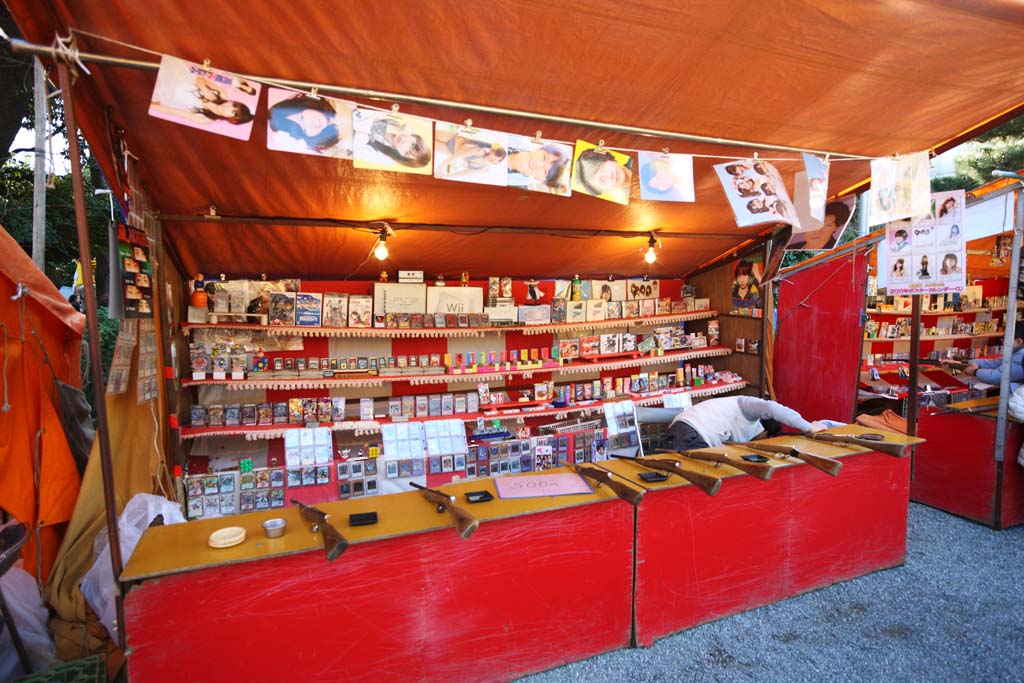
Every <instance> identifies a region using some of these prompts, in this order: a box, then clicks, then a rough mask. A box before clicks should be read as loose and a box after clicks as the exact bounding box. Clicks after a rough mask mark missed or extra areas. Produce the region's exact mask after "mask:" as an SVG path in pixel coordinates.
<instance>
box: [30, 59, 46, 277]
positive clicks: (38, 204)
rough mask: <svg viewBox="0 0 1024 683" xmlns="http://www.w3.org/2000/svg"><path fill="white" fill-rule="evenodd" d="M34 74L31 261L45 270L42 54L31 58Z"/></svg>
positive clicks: (44, 84)
mask: <svg viewBox="0 0 1024 683" xmlns="http://www.w3.org/2000/svg"><path fill="white" fill-rule="evenodd" d="M32 72H33V73H34V74H35V89H34V90H35V92H34V95H35V97H34V105H33V106H34V108H35V127H36V149H35V173H34V175H33V181H32V260H33V261H35V264H36V266H38V268H39V270H42V271H45V270H46V153H45V152H44V146H45V145H46V72H45V71H43V63H42V62H41V61H39V57H35V58H34V59H33V60H32Z"/></svg>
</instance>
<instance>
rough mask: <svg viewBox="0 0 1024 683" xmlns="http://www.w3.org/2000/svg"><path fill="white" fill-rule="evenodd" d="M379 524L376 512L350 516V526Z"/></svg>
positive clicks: (358, 513)
mask: <svg viewBox="0 0 1024 683" xmlns="http://www.w3.org/2000/svg"><path fill="white" fill-rule="evenodd" d="M376 523H377V513H376V512H354V513H352V514H351V515H349V516H348V525H349V526H369V525H370V524H376Z"/></svg>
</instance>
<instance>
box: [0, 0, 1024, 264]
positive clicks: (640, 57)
mask: <svg viewBox="0 0 1024 683" xmlns="http://www.w3.org/2000/svg"><path fill="white" fill-rule="evenodd" d="M6 2H7V3H8V6H9V7H10V9H11V11H12V14H13V15H14V17H15V19H16V20H17V22H18V23H19V25H20V27H21V28H22V29H23V31H24V32H25V35H26V37H27V38H28V39H29V40H32V41H36V42H39V43H45V44H49V43H51V42H52V41H53V38H54V35H55V34H56V33H58V32H60V33H62V34H63V33H66V32H67V31H68V29H69V28H74V29H76V30H78V31H79V33H77V34H76V36H77V39H78V44H79V47H80V48H81V49H82V50H83V51H92V52H98V53H104V54H113V55H120V56H124V57H130V58H133V59H141V60H148V61H157V56H155V55H153V54H148V53H143V52H139V51H138V50H135V49H131V48H129V47H125V46H124V45H121V44H119V43H118V42H113V41H119V42H120V43H125V44H131V45H137V46H141V47H143V48H145V49H147V50H152V51H155V52H157V53H167V54H172V55H175V56H178V57H182V58H185V59H189V60H193V61H197V62H202V61H203V60H204V59H207V58H209V59H210V60H211V63H212V65H213V66H214V67H216V68H222V69H225V70H232V71H236V72H241V73H248V74H256V75H263V76H268V77H277V78H287V79H297V80H302V81H309V82H318V83H324V84H340V85H346V86H352V87H358V88H368V89H375V90H378V91H387V92H395V93H404V94H410V95H416V96H423V97H434V98H445V99H448V100H454V101H458V102H471V103H476V104H482V105H488V106H493V107H505V108H509V109H514V110H519V111H532V112H541V113H544V114H551V115H556V116H563V117H577V118H582V119H587V120H591V121H602V122H612V123H621V124H628V125H632V126H640V127H649V128H655V129H661V130H670V131H681V132H687V133H694V134H700V135H706V136H721V137H729V138H734V139H743V140H752V141H757V142H764V143H775V144H783V145H790V146H800V147H809V148H815V149H822V150H830V151H836V152H845V153H851V154H858V155H865V156H884V155H889V154H893V153H905V152H915V151H920V150H926V149H928V150H930V149H939V150H941V149H944V148H946V147H948V146H950V145H951V144H953V143H954V142H956V141H957V140H958V139H961V138H962V137H963V136H965V135H969V134H972V132H973V133H975V134H976V133H977V132H978V131H980V130H982V129H985V128H987V127H990V126H992V125H994V124H995V123H997V122H999V121H1001V120H1003V119H1005V118H1006V117H1009V116H1011V115H1013V114H1016V113H1019V112H1020V111H1022V101H1021V94H1020V93H1022V92H1024V54H1020V53H1019V51H1018V52H1015V51H1012V50H1008V51H1005V52H1003V53H1000V54H999V58H998V59H994V58H993V57H992V55H991V53H990V52H989V51H988V50H985V49H982V46H985V45H1017V44H1020V43H1021V42H1022V41H1024V6H1022V5H1020V4H1019V3H1016V2H1011V1H1009V0H979V1H978V2H973V3H969V4H966V3H961V2H951V1H939V2H935V1H931V0H929V1H925V0H905V1H903V2H899V3H895V2H891V3H850V2H846V1H844V0H769V1H766V2H757V3H751V2H741V1H739V0H724V1H716V2H687V3H664V2H653V1H650V0H648V1H641V2H633V3H629V4H628V5H623V4H622V3H618V2H613V1H612V0H595V1H593V2H587V3H575V4H571V5H565V4H564V3H535V2H525V1H523V0H492V1H491V2H486V3H465V2H462V1H460V0H434V1H431V2H414V1H412V0H405V1H398V2H387V3H355V4H353V3H342V4H338V5H332V6H331V7H330V9H328V8H327V7H326V6H324V5H320V4H316V3H280V2H267V1H259V0H257V1H254V2H247V3H244V4H242V5H238V4H237V3H210V2H204V3H199V2H194V1H193V0H173V1H172V0H153V1H151V2H145V3H139V2H132V1H130V0H110V1H109V2H104V3H96V2H89V1H88V0H6ZM94 36H104V37H105V38H106V39H99V38H96V37H94ZM89 68H90V70H91V71H92V75H91V77H84V78H82V79H80V80H79V83H78V85H77V86H76V88H75V97H76V99H77V101H78V104H79V106H80V112H81V116H80V118H81V125H82V127H83V130H84V131H85V133H86V136H87V138H88V139H89V141H90V144H91V145H92V147H93V149H94V151H95V152H96V153H97V155H98V158H99V159H100V161H101V163H102V164H103V165H104V170H105V173H106V174H107V175H108V177H110V178H116V177H117V175H116V173H115V167H116V165H117V159H118V158H119V154H120V150H116V149H113V148H112V147H113V143H112V142H111V140H114V139H116V134H115V132H116V130H117V129H118V128H122V127H123V128H124V129H125V130H126V131H127V135H126V139H127V142H128V145H129V147H130V149H131V151H132V152H133V153H134V154H135V155H136V156H137V157H139V159H140V161H139V169H140V175H141V177H142V178H143V180H144V181H145V182H146V183H147V186H148V189H149V191H150V194H151V197H152V200H153V203H154V205H155V206H156V207H157V208H158V209H159V210H160V211H161V214H162V216H163V219H164V231H165V236H166V237H167V241H168V243H169V245H170V246H171V250H172V252H174V255H175V256H174V257H175V258H177V259H178V260H179V263H180V268H182V269H183V270H185V271H186V274H191V273H193V272H196V271H203V272H206V273H210V272H213V273H216V272H221V271H225V272H229V274H231V275H254V274H258V273H261V272H266V273H268V274H270V275H271V276H280V275H301V276H303V277H319V278H326V277H339V276H345V275H352V274H354V275H355V277H372V276H373V275H374V274H375V271H376V270H377V268H376V263H371V264H368V265H364V266H362V268H361V269H360V264H362V263H363V262H364V260H365V259H366V257H367V255H368V251H369V248H370V245H371V244H372V242H373V239H374V236H373V235H372V234H369V233H362V232H355V231H352V230H347V229H341V228H337V227H332V228H326V227H322V226H321V227H311V226H313V225H314V224H315V223H317V222H318V221H327V222H329V223H331V224H332V225H336V222H343V223H355V224H362V222H365V221H373V220H388V221H390V222H391V223H392V225H393V226H395V227H397V228H399V234H398V236H397V238H396V239H394V241H393V242H392V243H391V244H390V245H389V246H391V252H392V254H393V257H392V258H393V261H392V263H393V264H394V265H395V266H398V267H401V268H422V269H424V270H426V271H427V272H428V273H445V274H448V275H451V274H454V273H458V272H460V271H463V270H469V271H470V272H471V273H472V274H474V276H482V275H487V274H501V275H512V276H532V275H544V276H548V277H550V276H552V275H555V274H566V273H572V272H580V273H581V274H584V275H588V274H589V275H592V276H604V275H607V274H609V273H618V274H639V273H644V272H649V273H651V274H652V275H655V276H668V275H679V274H680V273H685V272H688V271H690V270H692V269H694V268H695V267H697V266H699V265H700V264H702V263H704V262H706V261H707V260H708V259H709V258H711V257H713V256H715V255H718V254H722V253H723V252H728V251H730V250H732V249H734V248H735V247H737V246H738V245H740V244H742V243H743V242H744V241H746V240H748V239H749V238H751V237H752V236H755V235H757V234H758V232H760V230H762V229H763V227H764V226H762V228H745V229H737V228H736V227H735V224H734V222H733V219H732V215H731V212H730V210H729V208H728V205H727V203H726V201H725V196H724V193H723V192H722V190H721V188H720V186H719V184H718V180H717V179H716V178H715V176H714V174H713V172H712V169H711V165H712V164H713V163H715V162H716V160H714V159H709V158H703V157H699V158H697V159H696V160H695V177H696V196H697V201H696V202H695V203H692V204H686V203H669V202H650V201H640V200H639V196H638V191H637V188H636V187H635V184H634V188H633V194H632V196H631V202H630V205H629V206H628V207H622V206H619V205H616V204H612V203H608V202H604V201H601V200H598V199H594V198H591V197H585V196H573V197H571V198H563V197H554V196H547V195H542V194H537V193H529V192H521V191H517V190H512V189H506V188H493V187H487V186H482V185H471V184H466V183H454V182H446V181H442V180H436V179H433V178H430V177H421V176H411V175H404V174H396V173H386V172H378V171H367V170H359V169H354V168H353V167H352V165H351V164H350V163H348V162H342V161H332V160H326V159H321V158H315V157H308V156H302V155H296V154H285V153H281V152H272V151H268V150H267V149H266V146H265V143H266V133H265V125H264V124H263V121H264V120H265V118H264V115H263V114H262V113H260V114H259V115H258V116H257V124H256V126H255V127H254V132H253V136H252V139H251V140H250V141H249V142H239V141H236V140H232V139H228V138H224V137H219V136H216V135H212V134H209V133H205V132H202V131H197V130H194V129H190V128H185V127H182V126H178V125H175V124H173V123H169V122H166V121H162V120H158V119H155V118H153V117H150V116H148V114H147V106H148V102H149V98H150V95H151V93H152V90H153V84H154V81H155V73H153V72H151V71H143V70H134V69H129V68H123V67H117V66H108V65H100V64H91V65H90V67H89ZM263 101H264V103H265V101H266V100H265V97H264V100H263ZM374 104H376V105H377V106H384V107H386V106H388V105H389V102H379V101H377V102H374ZM402 111H404V112H409V113H412V114H417V115H421V116H427V117H431V118H435V119H439V120H447V121H453V122H462V121H463V120H465V119H466V118H469V117H472V119H473V121H474V125H476V126H479V127H485V128H493V129H497V130H502V131H507V132H511V133H519V134H525V135H530V136H532V135H533V134H534V133H535V132H536V131H537V130H538V129H541V130H542V131H543V134H544V136H545V137H549V138H555V139H561V140H566V141H573V140H576V139H577V138H581V139H586V140H590V141H593V142H596V141H597V140H599V139H602V138H603V139H604V140H605V141H606V144H607V145H608V146H612V147H621V148H628V149H649V150H655V151H657V150H661V149H662V148H666V147H667V148H669V149H670V150H671V151H673V152H687V153H693V154H710V155H724V156H732V157H750V156H751V154H752V152H753V150H752V149H750V148H742V147H731V146H723V145H719V144H706V143H705V144H697V143H692V142H678V141H667V140H665V139H658V138H656V137H653V138H652V137H647V136H644V135H636V134H627V133H618V132H611V131H608V130H603V129H601V128H596V129H595V128H589V127H583V126H579V125H570V124H565V123H548V122H545V123H540V122H538V121H536V120H529V119H520V118H513V117H510V116H504V115H497V114H481V113H469V112H467V111H464V110H460V109H449V108H442V107H437V106H426V105H421V104H404V105H402ZM761 157H762V158H783V159H788V160H787V161H779V162H777V165H778V167H779V169H780V171H781V172H782V174H783V177H784V178H787V179H790V178H791V177H792V174H793V172H795V171H796V170H799V169H800V163H799V161H798V158H797V155H794V154H788V153H787V154H777V153H762V154H761ZM869 173H870V169H869V166H868V163H867V162H866V161H838V160H836V161H834V163H833V164H832V181H831V184H830V185H831V186H830V193H831V194H838V193H842V192H846V191H849V190H850V189H851V188H853V187H855V186H858V184H862V183H864V182H865V179H866V178H867V177H868V176H869ZM861 186H862V185H861ZM211 205H214V206H216V207H217V213H218V214H220V215H221V216H240V217H248V218H241V219H238V221H237V222H236V221H233V220H231V219H230V218H229V219H222V220H220V221H219V222H217V221H207V220H202V219H197V218H196V216H197V215H198V214H206V213H208V212H209V208H210V206H211ZM423 225H429V226H439V227H440V228H441V229H452V230H457V229H460V228H465V230H459V232H460V234H459V235H455V234H450V233H448V234H446V233H442V234H439V233H437V232H432V231H411V230H409V231H404V230H402V228H404V227H408V226H423ZM504 226H513V227H517V228H519V227H528V228H539V229H540V231H539V232H532V233H523V232H518V233H513V234H505V233H501V232H497V231H496V229H498V228H501V227H504ZM549 229H561V230H567V231H569V232H570V237H566V236H564V235H562V236H557V237H556V236H550V235H548V234H545V231H546V230H549ZM595 230H611V231H621V232H625V233H627V234H633V235H635V237H633V238H632V239H623V238H622V237H590V235H591V234H592V232H593V231H595ZM649 230H657V231H658V232H659V234H662V235H665V236H669V237H666V239H665V240H664V241H663V248H662V250H661V252H660V253H659V258H658V261H657V263H656V264H654V265H653V266H650V267H647V266H645V264H644V263H643V261H642V259H641V253H642V251H643V249H644V248H645V247H646V234H647V231H649ZM573 236H574V237H575V239H572V237H573ZM581 238H582V239H581ZM392 267H394V266H392Z"/></svg>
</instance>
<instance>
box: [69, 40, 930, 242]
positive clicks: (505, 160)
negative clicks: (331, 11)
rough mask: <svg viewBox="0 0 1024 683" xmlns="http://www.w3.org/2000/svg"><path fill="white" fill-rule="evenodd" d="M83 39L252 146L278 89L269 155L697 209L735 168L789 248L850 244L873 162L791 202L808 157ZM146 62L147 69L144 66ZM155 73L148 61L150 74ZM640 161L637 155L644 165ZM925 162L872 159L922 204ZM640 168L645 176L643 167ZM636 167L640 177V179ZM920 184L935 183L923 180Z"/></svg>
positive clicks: (164, 106) (819, 164) (881, 217)
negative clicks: (290, 77)
mask: <svg viewBox="0 0 1024 683" xmlns="http://www.w3.org/2000/svg"><path fill="white" fill-rule="evenodd" d="M74 32H75V33H78V34H81V35H87V36H90V37H92V38H95V39H98V40H102V41H106V42H111V43H114V44H118V45H121V46H123V47H126V48H129V49H133V50H139V51H141V52H145V53H147V54H152V55H159V56H160V57H161V61H160V65H159V71H158V75H157V82H156V85H155V87H154V92H153V97H152V101H151V104H150V111H149V113H150V114H151V115H153V116H155V117H157V118H162V119H165V120H169V121H172V122H175V123H178V124H181V125H185V126H190V127H194V128H200V129H204V130H207V131H209V132H213V133H216V134H220V135H224V136H227V137H232V138H235V139H241V140H246V141H247V140H249V138H250V136H251V130H252V126H253V125H254V119H255V114H256V112H257V111H258V108H259V95H260V92H259V91H260V89H261V88H262V87H263V86H267V87H268V99H267V147H268V149H271V150H275V151H282V152H290V153H298V154H307V155H315V156H326V157H332V158H341V159H349V160H351V161H352V162H353V166H354V167H355V168H365V169H372V170H386V171H392V172H403V173H414V174H420V175H433V177H435V178H438V179H441V180H449V181H458V182H468V183H476V184H487V185H493V186H503V187H514V188H518V189H523V190H527V191H536V192H543V193H547V194H555V195H558V196H571V195H572V193H573V192H574V191H575V192H576V193H578V194H584V195H589V196H593V197H596V198H599V199H602V200H606V201H611V202H614V203H617V204H622V205H627V204H628V203H629V199H630V197H629V195H630V188H631V185H632V180H633V176H634V175H638V176H639V184H640V197H641V200H644V201H670V202H694V201H696V197H695V193H694V185H693V158H694V157H695V156H697V157H700V158H712V159H720V160H725V162H726V163H723V164H719V165H716V166H715V170H716V173H717V174H718V176H719V180H720V181H721V184H722V187H723V189H724V191H725V193H726V196H727V198H728V199H729V203H730V207H731V208H732V210H733V213H734V216H735V219H736V223H737V226H738V227H747V226H750V225H759V224H766V223H773V222H774V223H786V224H788V225H790V226H792V233H793V237H792V243H793V246H791V247H789V248H793V249H803V250H827V249H831V248H833V247H834V246H835V245H836V244H837V243H838V238H839V236H840V235H841V234H842V232H843V229H844V228H845V225H846V223H847V222H848V220H849V218H850V216H851V215H852V210H853V206H852V199H853V198H852V197H848V198H840V201H839V202H837V201H835V200H834V201H832V202H829V203H828V205H829V206H830V207H832V209H833V211H832V212H831V213H830V214H829V217H831V220H828V217H827V216H826V212H825V206H826V201H825V198H826V197H827V188H828V167H829V165H830V164H831V162H832V161H863V160H867V159H869V157H861V156H858V155H852V154H845V153H838V152H837V153H825V152H822V153H821V154H823V155H824V157H823V156H819V155H818V154H811V153H807V152H806V151H804V152H803V153H802V155H801V158H802V160H803V162H804V167H805V171H804V172H803V175H802V176H801V175H800V174H798V175H797V178H796V182H795V184H794V194H793V198H792V199H790V196H789V194H788V192H787V191H786V187H785V184H784V182H783V181H782V178H781V175H780V174H779V172H778V170H777V169H776V168H775V167H774V165H773V164H772V163H771V161H796V160H798V159H797V158H792V157H770V159H771V161H769V158H758V154H757V152H754V153H753V154H752V156H751V157H738V156H725V155H722V156H719V155H703V154H702V155H693V154H684V153H672V152H670V151H669V149H668V148H667V147H664V148H662V149H661V150H659V151H651V150H642V149H632V148H613V147H610V146H605V145H604V141H603V140H601V141H599V143H598V144H596V145H595V144H593V143H591V142H587V141H585V140H579V139H578V140H576V141H575V143H570V142H568V141H562V140H557V139H545V138H543V137H542V133H541V131H537V133H536V134H535V135H534V136H533V137H530V136H526V135H517V134H513V133H507V132H503V131H496V130H487V129H478V128H474V127H473V126H472V120H470V119H467V120H466V121H465V122H464V123H463V124H456V123H452V122H448V121H443V120H440V119H433V118H425V117H418V116H411V115H407V114H404V113H399V106H398V105H397V104H394V105H392V107H391V109H390V110H388V109H383V108H379V107H374V106H372V105H364V104H356V103H353V102H350V101H348V100H343V99H339V98H334V97H326V96H323V95H320V94H319V92H318V87H317V86H310V89H309V90H308V91H307V90H304V89H301V88H298V87H295V85H294V84H295V83H298V82H297V81H286V80H283V79H276V78H272V77H265V76H239V75H237V74H235V73H233V72H227V71H218V70H214V69H212V68H210V67H209V61H208V60H207V62H205V63H204V64H202V65H199V64H195V63H190V62H186V61H185V60H181V59H178V58H177V57H173V56H170V55H167V54H163V53H159V52H156V51H153V50H149V49H146V48H143V47H140V46H137V45H133V44H130V43H125V42H123V41H117V40H115V39H111V38H108V37H106V36H101V35H99V34H95V33H91V32H87V31H82V30H78V29H75V30H74ZM66 42H67V41H65V43H66ZM72 42H73V41H72ZM71 48H72V49H74V51H75V54H74V56H75V58H76V59H79V58H81V56H82V53H80V52H78V51H77V47H76V46H74V45H73V44H72V45H71ZM135 66H139V64H138V63H137V62H136V63H135ZM152 66H153V65H152V64H148V65H146V66H145V67H144V68H152ZM322 87H323V89H325V90H333V91H346V92H348V93H351V94H355V95H359V96H364V97H371V98H372V97H376V96H378V95H386V94H381V93H375V92H373V91H369V90H363V89H353V88H344V87H343V86H333V85H325V86H322ZM392 95H394V97H395V98H396V99H398V98H401V99H402V100H403V101H414V102H417V103H427V104H437V105H440V106H447V107H462V108H464V109H470V110H474V109H475V110H483V111H492V112H501V113H509V114H511V115H513V116H517V117H522V118H535V119H538V120H555V121H563V122H577V123H581V124H583V125H586V126H588V127H604V126H607V128H608V129H609V130H624V131H627V132H628V131H631V130H632V131H637V130H641V129H637V128H634V127H628V126H616V125H613V124H601V123H598V122H592V121H578V120H576V119H570V118H565V117H554V116H550V115H544V114H531V113H527V112H516V111H511V110H503V109H500V108H494V107H483V106H482V105H472V104H467V103H456V102H447V101H441V100H435V99H432V98H422V97H420V98H417V97H412V96H405V95H397V94H392ZM659 133H661V135H659ZM654 134H655V135H656V136H660V137H663V138H666V139H689V140H691V141H694V140H697V141H704V142H711V143H718V144H734V145H743V146H747V147H754V148H761V149H773V150H782V151H790V150H793V151H799V150H800V149H801V148H795V147H786V146H781V145H769V144H759V143H746V142H740V141H735V140H728V139H724V138H709V137H706V136H696V135H693V136H691V135H687V134H681V133H673V132H671V131H654ZM620 150H624V151H620ZM629 153H633V154H635V155H636V158H634V157H633V156H630V154H629ZM921 158H923V159H924V160H925V166H926V165H927V160H928V158H929V155H928V153H927V152H919V153H914V154H910V155H904V156H893V157H883V158H875V159H872V160H871V164H872V179H873V187H874V186H878V185H880V184H883V185H884V184H885V183H884V182H881V181H882V178H881V177H879V175H880V174H882V172H881V170H879V169H884V168H885V165H888V166H892V167H896V168H897V169H899V170H902V171H903V175H902V176H901V175H900V174H899V173H898V172H896V171H892V170H890V171H889V172H887V173H884V174H882V175H883V176H884V177H885V178H887V179H888V181H889V182H890V184H891V185H893V187H892V188H891V191H890V192H889V193H888V195H887V196H888V197H889V199H890V200H892V198H893V197H894V196H895V195H896V194H897V193H899V192H901V191H902V190H903V189H905V188H904V186H905V185H906V180H907V178H908V177H909V178H910V179H911V181H912V184H916V188H915V189H914V192H913V193H912V194H913V195H914V197H916V198H918V199H920V197H921V196H924V197H927V196H928V193H929V190H930V187H927V173H924V174H923V175H922V173H921V172H920V169H919V168H916V167H915V169H916V170H913V172H910V171H908V169H909V168H911V167H912V166H913V165H914V164H915V163H917V162H916V161H912V162H910V163H911V165H910V166H908V165H907V164H908V161H907V160H908V159H910V160H918V159H921ZM637 160H639V167H640V168H639V169H636V166H637V165H638V164H637ZM635 170H638V171H639V172H638V173H634V171H635ZM920 180H923V181H924V182H923V183H921V182H918V181H920ZM922 188H923V191H922ZM872 194H873V195H874V194H881V193H880V192H876V193H872ZM843 201H845V203H846V208H845V209H843V208H842V207H841V206H840V203H841V202H843ZM924 201H927V200H924ZM912 205H913V206H914V207H920V206H921V202H920V201H917V200H915V202H914V203H913V204H912ZM909 206H911V205H909V204H908V205H906V206H903V205H901V206H900V207H894V206H893V205H892V201H890V205H889V206H886V207H883V209H882V210H879V211H876V210H875V208H876V207H874V206H872V219H873V220H872V223H873V224H876V225H878V224H883V223H886V222H888V221H891V220H898V219H900V218H908V217H913V216H915V215H920V214H915V213H913V212H912V211H909V210H908V211H906V212H904V213H900V211H901V210H902V209H905V208H908V207H909ZM837 212H838V215H836V214H837ZM843 218H845V220H842V219H843ZM826 221H827V222H826Z"/></svg>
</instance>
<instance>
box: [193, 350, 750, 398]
mask: <svg viewBox="0 0 1024 683" xmlns="http://www.w3.org/2000/svg"><path fill="white" fill-rule="evenodd" d="M731 353H732V349H730V348H729V347H726V346H707V347H704V348H699V349H690V350H684V351H668V352H666V353H664V354H663V355H661V356H645V357H642V358H636V359H627V360H617V361H609V362H598V363H571V364H568V365H558V364H557V363H552V362H550V361H549V362H548V364H546V365H545V364H543V363H542V364H539V365H537V366H536V367H530V368H524V369H516V368H513V369H509V370H502V369H500V368H497V367H493V366H487V369H486V370H485V369H480V370H478V371H476V372H459V373H444V374H435V375H362V376H360V377H354V378H337V377H316V376H312V377H288V378H284V377H270V378H268V379H251V378H250V379H192V378H189V377H186V378H184V379H182V381H181V384H182V386H212V385H223V386H226V387H227V388H228V389H332V388H340V387H378V386H383V385H384V384H388V383H393V382H408V383H409V384H411V385H423V384H457V383H463V382H491V381H501V380H505V379H507V378H509V377H515V376H521V377H522V378H524V379H528V378H530V377H532V376H533V375H534V373H551V375H552V377H563V376H570V375H582V374H587V373H592V372H602V371H606V370H621V369H623V368H629V367H641V366H646V365H659V364H662V363H675V362H682V361H688V360H694V359H697V358H713V357H716V356H728V355H729V354H731ZM307 372H309V371H307ZM255 374H275V373H273V372H268V373H255Z"/></svg>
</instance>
